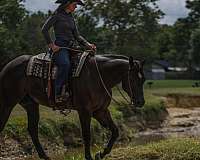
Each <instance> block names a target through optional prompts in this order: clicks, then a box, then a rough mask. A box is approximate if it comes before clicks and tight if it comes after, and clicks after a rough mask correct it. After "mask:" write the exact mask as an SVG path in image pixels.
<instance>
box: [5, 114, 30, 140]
mask: <svg viewBox="0 0 200 160" xmlns="http://www.w3.org/2000/svg"><path fill="white" fill-rule="evenodd" d="M3 133H4V134H6V135H8V136H9V137H13V138H14V139H15V138H16V139H25V138H27V137H28V131H27V120H26V118H25V117H17V118H13V119H12V121H9V122H8V124H7V125H6V127H5V130H4V131H3Z"/></svg>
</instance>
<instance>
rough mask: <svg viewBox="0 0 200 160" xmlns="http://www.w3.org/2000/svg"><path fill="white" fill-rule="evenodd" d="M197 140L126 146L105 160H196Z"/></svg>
mask: <svg viewBox="0 0 200 160" xmlns="http://www.w3.org/2000/svg"><path fill="white" fill-rule="evenodd" d="M198 159H200V142H199V140H198V139H192V138H182V139H168V140H164V141H160V142H157V143H150V144H147V145H144V146H142V145H141V146H128V147H125V148H117V149H115V150H113V152H112V155H111V156H109V157H108V158H106V160H198Z"/></svg>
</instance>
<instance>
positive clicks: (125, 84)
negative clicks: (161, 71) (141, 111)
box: [122, 57, 145, 108]
mask: <svg viewBox="0 0 200 160" xmlns="http://www.w3.org/2000/svg"><path fill="white" fill-rule="evenodd" d="M143 65H144V61H141V62H140V61H135V60H133V57H130V58H129V70H128V73H127V74H126V76H125V77H124V78H123V80H122V88H123V90H124V91H125V92H127V94H128V95H129V97H130V98H131V103H132V105H134V106H135V107H137V108H140V107H142V106H143V105H144V103H145V100H144V94H143V84H144V81H145V77H144V72H143Z"/></svg>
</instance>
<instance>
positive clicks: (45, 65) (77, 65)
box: [26, 52, 90, 79]
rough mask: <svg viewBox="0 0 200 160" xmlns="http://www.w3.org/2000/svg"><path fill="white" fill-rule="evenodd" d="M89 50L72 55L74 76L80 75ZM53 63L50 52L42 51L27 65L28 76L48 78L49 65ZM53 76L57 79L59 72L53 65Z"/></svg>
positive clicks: (72, 72) (72, 73)
mask: <svg viewBox="0 0 200 160" xmlns="http://www.w3.org/2000/svg"><path fill="white" fill-rule="evenodd" d="M89 54H90V53H89V52H83V53H79V54H76V55H72V56H71V68H72V70H71V75H72V77H79V75H80V73H81V70H82V68H83V65H84V63H85V60H86V58H87V57H88V55H89ZM50 63H51V54H50V53H41V54H38V55H36V56H33V57H32V58H31V59H30V61H29V63H28V66H27V71H26V73H27V76H33V77H38V78H42V79H48V76H49V65H50ZM50 74H51V78H52V79H55V78H56V74H57V66H56V65H53V66H52V69H51V73H50Z"/></svg>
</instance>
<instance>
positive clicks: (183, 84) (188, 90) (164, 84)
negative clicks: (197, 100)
mask: <svg viewBox="0 0 200 160" xmlns="http://www.w3.org/2000/svg"><path fill="white" fill-rule="evenodd" d="M148 82H149V81H147V82H145V85H144V89H145V92H146V93H149V94H157V95H167V94H170V93H176V94H190V95H193V94H194V95H200V87H198V88H193V87H192V85H193V84H194V83H195V82H200V80H199V81H198V80H151V82H153V85H152V87H151V88H149V86H148V84H147V83H148Z"/></svg>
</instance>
